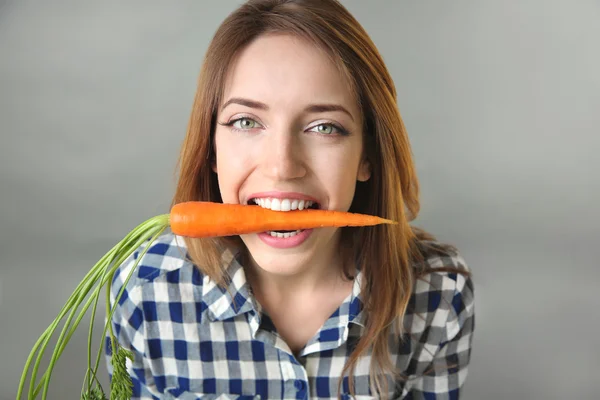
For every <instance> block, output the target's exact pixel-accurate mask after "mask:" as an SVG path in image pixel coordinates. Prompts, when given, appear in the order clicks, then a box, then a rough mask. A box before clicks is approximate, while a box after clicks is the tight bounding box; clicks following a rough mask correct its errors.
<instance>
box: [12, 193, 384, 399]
mask: <svg viewBox="0 0 600 400" xmlns="http://www.w3.org/2000/svg"><path fill="white" fill-rule="evenodd" d="M395 223H396V222H394V221H390V220H387V219H383V218H379V217H376V216H372V215H362V214H354V213H346V212H339V211H326V210H302V211H286V212H281V211H272V210H268V209H264V208H262V207H259V206H250V205H239V204H221V203H211V202H183V203H180V204H176V205H175V206H173V207H172V209H171V213H170V214H162V215H157V216H155V217H152V218H150V219H148V220H147V221H145V222H143V223H142V224H140V225H138V226H137V227H136V228H135V229H133V230H132V231H131V232H130V233H129V234H128V235H127V236H126V237H125V238H124V239H123V240H121V241H120V242H119V243H117V244H116V245H115V246H114V247H113V248H112V249H111V250H110V251H109V252H108V253H106V254H105V255H104V256H103V257H102V258H101V259H100V261H98V262H97V263H96V265H94V266H93V267H92V269H91V270H90V271H89V272H88V273H87V275H86V276H85V277H84V278H83V280H82V281H81V282H80V283H79V285H78V286H77V288H76V289H75V291H74V292H73V293H72V294H71V296H70V297H69V298H68V300H67V302H66V304H65V305H64V306H63V308H62V309H61V311H60V312H59V314H58V316H57V317H56V318H55V319H54V321H52V323H51V324H50V326H48V328H47V329H46V330H45V331H44V332H43V333H42V335H41V336H40V337H39V339H38V340H37V341H36V343H35V344H34V346H33V349H32V350H31V352H30V354H29V357H28V358H27V360H26V362H25V366H24V368H23V373H22V375H21V380H20V383H19V388H18V391H17V399H20V398H21V396H22V395H23V392H24V390H25V385H26V381H27V377H28V375H29V372H30V368H32V370H31V374H30V382H29V389H28V391H27V393H26V395H27V398H28V399H35V398H37V397H38V395H39V394H40V392H41V395H42V399H46V398H47V396H48V390H49V385H50V378H51V376H52V371H53V369H54V367H55V365H56V363H57V361H58V359H59V358H60V356H61V355H62V353H63V351H64V350H65V348H66V346H67V343H68V342H69V340H70V339H71V337H72V336H73V334H74V333H75V330H76V329H77V327H78V326H79V324H80V322H81V320H82V319H83V317H84V315H85V314H86V312H87V311H88V309H89V308H90V307H92V315H91V320H90V326H89V333H88V348H87V359H88V367H87V370H86V371H85V378H84V385H83V388H82V393H81V398H82V399H86V400H92V399H98V400H102V399H106V398H107V397H106V395H105V392H104V390H103V389H102V387H101V386H100V382H99V380H98V378H97V373H98V368H99V364H100V358H101V354H102V349H103V348H104V347H103V346H104V337H105V335H107V334H108V336H109V337H110V342H111V343H110V345H111V350H112V354H113V357H112V364H113V370H114V374H113V379H112V381H111V387H110V394H109V398H111V399H114V398H129V397H130V396H131V385H132V383H131V379H130V377H129V375H128V373H127V371H126V367H125V362H126V359H127V358H131V357H132V354H131V353H129V352H128V351H127V350H126V349H124V348H121V347H120V346H119V344H118V342H117V339H116V337H115V336H114V333H113V331H112V325H111V323H110V321H111V318H112V315H113V313H114V312H115V307H116V305H117V304H118V303H119V298H120V297H121V294H122V293H123V289H121V292H120V293H119V294H117V296H116V298H115V300H114V302H113V306H112V308H111V306H110V301H109V300H110V299H109V295H110V284H109V282H112V279H113V276H114V274H115V272H116V270H117V268H118V267H119V266H120V265H122V264H123V263H124V262H125V261H126V260H127V259H128V258H129V257H130V256H131V255H132V254H133V252H134V251H136V250H138V249H140V248H141V247H142V246H143V245H145V246H144V248H143V250H142V251H141V254H140V255H139V256H138V257H137V259H136V261H135V263H134V265H133V267H132V268H131V270H130V271H129V274H128V276H127V278H126V280H125V282H124V283H123V288H124V287H125V286H126V285H127V282H128V281H129V279H130V278H131V277H132V276H133V274H134V273H135V271H136V269H137V266H138V264H139V262H140V261H141V260H142V258H143V256H144V254H145V253H146V252H147V251H148V249H149V248H150V246H151V245H152V243H153V242H154V241H155V240H156V239H157V238H158V236H159V235H160V234H161V233H162V232H163V231H164V230H165V229H167V228H168V227H169V226H170V227H171V230H172V231H173V233H175V234H177V235H181V236H188V237H209V236H231V235H240V234H245V233H254V232H264V231H269V230H297V229H309V228H319V227H325V226H335V227H342V226H369V225H377V224H395ZM103 287H104V288H105V290H106V299H105V301H106V310H107V314H108V316H107V321H106V322H105V325H104V332H103V335H102V341H101V344H100V346H99V347H98V351H97V354H96V360H95V362H93V360H92V330H93V325H94V318H95V315H96V306H97V303H98V300H99V297H100V292H101V290H102V288H103ZM80 307H81V309H80ZM63 319H66V321H65V322H64V325H63V328H62V330H60V334H59V336H58V339H57V341H56V344H55V346H54V351H53V352H52V354H51V356H50V361H49V365H48V367H47V369H46V371H45V372H44V374H43V375H42V376H41V378H39V381H38V370H39V368H40V364H41V362H42V360H43V359H44V353H45V351H46V349H47V348H48V345H49V342H50V339H51V337H52V336H53V335H54V333H55V332H56V331H57V330H58V329H59V324H60V323H61V321H62V320H63Z"/></svg>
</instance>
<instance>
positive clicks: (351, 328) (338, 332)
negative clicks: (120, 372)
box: [106, 233, 474, 400]
mask: <svg viewBox="0 0 600 400" xmlns="http://www.w3.org/2000/svg"><path fill="white" fill-rule="evenodd" d="M184 246H185V245H184V242H183V239H182V238H181V237H178V236H175V235H173V234H171V233H169V234H164V235H162V236H161V237H160V238H159V239H158V240H157V241H155V242H154V243H153V244H152V245H151V246H150V248H149V249H148V251H147V253H146V254H145V255H144V256H143V258H142V260H141V262H140V264H139V266H138V269H137V270H136V271H134V272H133V275H132V277H131V279H130V281H129V282H128V284H127V285H126V287H125V290H124V292H123V295H122V297H121V298H120V300H119V305H118V307H117V308H116V312H115V314H114V315H113V319H112V325H113V329H114V333H115V335H116V337H117V339H118V341H119V343H120V345H121V346H124V347H125V348H127V349H129V350H131V351H132V352H133V354H134V360H133V362H130V361H129V360H128V364H127V368H128V371H129V374H130V375H131V377H132V380H133V384H134V386H133V392H134V395H133V397H132V398H133V399H185V400H188V399H335V398H342V399H350V398H356V399H369V398H375V397H373V395H372V394H371V389H370V385H369V362H370V355H366V356H365V357H363V359H362V360H361V361H360V362H359V363H358V364H357V368H356V370H355V377H354V383H355V396H354V397H351V396H350V395H349V394H348V393H349V386H348V378H347V377H346V378H345V379H344V380H343V384H342V393H338V382H339V377H340V375H341V372H342V369H343V367H344V364H345V362H346V360H347V359H348V357H349V355H350V353H351V351H352V349H353V348H354V346H355V345H356V343H357V341H358V339H359V338H360V335H361V334H362V332H363V331H364V322H365V313H364V312H363V311H362V302H361V294H360V281H361V275H360V273H358V275H357V276H356V278H355V282H354V287H353V291H352V293H351V294H350V295H349V296H348V297H347V298H346V299H345V300H344V302H343V303H342V304H341V305H340V307H339V308H338V309H337V311H335V312H334V313H333V315H331V317H330V318H329V319H328V320H327V321H326V322H325V324H324V325H323V326H322V327H321V328H320V330H319V331H318V332H317V333H316V334H315V336H314V337H313V338H312V339H311V340H310V341H309V342H308V343H307V344H306V346H305V347H304V348H303V349H302V350H301V351H300V353H299V354H298V356H294V355H293V353H292V352H291V351H290V349H289V347H288V346H287V344H286V343H285V342H284V341H283V340H282V338H281V337H280V336H279V335H278V334H277V331H276V328H275V326H274V325H273V323H272V321H271V320H270V319H269V317H268V315H267V314H266V313H265V312H264V311H263V310H262V309H261V307H260V304H258V303H257V302H256V300H255V299H254V298H253V296H252V295H251V292H250V290H249V286H248V283H247V282H246V278H245V274H244V269H243V268H242V266H241V265H240V262H239V258H238V257H237V256H236V255H234V254H232V253H231V252H225V253H224V254H223V263H224V265H225V266H226V267H227V271H228V274H229V276H230V277H231V278H232V279H231V283H230V284H229V286H228V287H226V288H221V287H219V286H218V285H216V284H215V283H214V282H213V281H212V280H211V279H209V278H208V277H207V276H205V275H203V274H202V273H201V272H200V270H199V269H198V268H196V267H194V266H193V264H192V263H190V262H189V261H188V260H187V259H186V255H187V252H186V249H185V247H184ZM142 247H147V245H145V246H142ZM430 249H431V251H430V254H426V263H427V264H428V266H429V267H432V268H438V267H457V268H463V269H466V268H467V266H466V265H465V263H464V261H463V259H462V258H461V257H460V256H459V255H458V254H457V253H456V252H451V251H439V250H440V249H442V248H441V247H440V246H439V245H438V244H436V243H431V246H430ZM436 249H437V250H436ZM139 250H141V249H139ZM139 254H140V251H136V252H135V253H134V255H132V256H131V257H130V259H129V260H128V261H126V262H125V263H124V264H123V265H122V266H120V267H119V269H118V271H117V273H116V274H115V279H114V280H113V282H112V287H111V289H112V295H111V304H114V299H115V295H116V294H117V293H118V292H119V290H120V289H121V287H122V286H123V283H124V281H125V280H126V277H127V276H128V274H129V272H130V271H131V268H132V267H133V263H134V260H136V259H137V258H138V257H139ZM403 325H404V327H405V329H407V333H406V334H405V335H404V337H403V340H402V341H401V342H399V344H398V345H396V346H395V347H393V348H391V358H392V361H393V362H394V364H395V365H396V366H397V368H398V370H399V371H400V372H401V373H402V374H403V375H404V376H405V378H403V379H396V380H392V378H391V377H390V378H389V380H388V381H389V382H390V387H389V389H390V393H389V398H392V399H457V398H458V396H459V391H460V389H461V388H462V386H463V384H464V381H465V378H466V375H467V367H468V364H469V359H470V353H471V343H472V333H473V328H474V304H473V286H472V281H471V279H470V278H469V277H466V276H464V275H461V274H456V273H448V272H442V271H440V272H432V273H429V274H427V275H426V276H424V278H423V279H420V280H418V281H417V282H416V285H415V288H414V293H413V295H412V298H411V301H410V303H409V307H408V310H407V313H406V315H405V319H404V321H403ZM108 343H109V340H107V341H106V344H107V346H106V359H107V361H108V371H109V374H110V375H111V377H112V369H111V366H110V357H111V355H110V347H109V346H108Z"/></svg>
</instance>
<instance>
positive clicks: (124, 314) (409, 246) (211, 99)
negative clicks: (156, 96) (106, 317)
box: [107, 0, 474, 399]
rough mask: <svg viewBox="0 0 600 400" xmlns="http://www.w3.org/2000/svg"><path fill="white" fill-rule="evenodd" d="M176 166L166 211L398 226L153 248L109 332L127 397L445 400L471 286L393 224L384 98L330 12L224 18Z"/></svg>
mask: <svg viewBox="0 0 600 400" xmlns="http://www.w3.org/2000/svg"><path fill="white" fill-rule="evenodd" d="M179 164H180V174H179V181H178V185H177V189H176V193H175V196H174V199H173V202H174V203H179V202H183V201H189V200H204V201H213V202H224V203H241V204H254V205H256V206H258V207H267V208H271V209H275V210H279V211H281V212H286V211H289V210H291V209H306V208H320V209H330V210H341V211H351V212H359V213H364V214H372V215H378V216H381V217H384V218H388V219H393V220H395V221H398V222H399V224H398V225H380V226H376V227H367V228H342V229H339V228H321V229H314V230H304V231H295V232H264V233H260V234H250V235H241V236H235V237H227V238H218V239H190V238H183V237H176V236H174V235H172V234H169V235H164V236H162V237H161V238H160V239H159V240H158V241H157V242H155V243H154V244H153V245H152V246H151V248H150V249H149V251H148V253H147V254H146V255H145V256H144V258H143V259H142V261H141V264H140V267H139V270H138V271H137V272H136V273H135V274H134V277H133V278H132V279H131V281H129V283H128V284H127V286H126V288H125V290H124V292H123V296H122V298H121V299H120V301H119V303H120V305H119V307H118V308H117V311H116V312H115V315H114V317H113V321H112V322H113V327H114V329H115V334H116V335H117V338H118V339H119V343H120V344H121V346H123V347H125V348H127V349H129V350H131V351H132V352H133V354H134V360H133V362H132V363H131V365H130V368H129V372H130V375H131V376H132V379H133V382H134V388H133V391H134V396H133V398H181V399H196V398H217V397H219V396H220V395H223V396H224V397H222V398H269V399H277V398H282V399H292V398H294V399H296V398H350V397H349V396H353V397H355V398H373V397H377V398H400V399H409V398H410V399H416V398H428V399H431V398H444V399H445V398H458V396H459V390H460V389H461V387H462V385H463V383H464V381H465V378H466V374H467V366H468V363H469V358H470V352H471V343H472V332H473V327H474V324H473V321H474V306H473V286H472V281H471V279H470V275H469V272H468V270H467V267H466V265H465V263H464V261H463V259H462V258H461V257H460V256H459V254H458V253H457V251H456V250H455V249H454V248H452V247H450V246H446V245H442V244H441V243H438V242H436V241H435V240H434V239H433V237H431V236H429V235H427V234H425V233H424V232H421V231H418V230H417V229H416V228H413V227H411V226H410V225H409V222H410V221H411V220H413V219H414V218H415V217H416V215H417V213H418V210H419V202H418V182H417V178H416V176H415V168H414V164H413V160H412V158H411V152H410V145H409V141H408V137H407V134H406V130H405V128H404V125H403V122H402V119H401V117H400V114H399V112H398V109H397V103H396V93H395V89H394V84H393V81H392V79H391V77H390V75H389V73H388V71H387V69H386V67H385V65H384V63H383V60H382V58H381V56H380V55H379V53H378V51H377V49H376V47H375V46H374V44H373V43H372V41H371V40H370V39H369V37H368V36H367V34H366V33H365V32H364V30H363V29H362V27H361V26H360V25H359V23H358V22H357V21H356V20H355V19H354V18H353V17H352V16H351V15H350V14H349V13H348V11H347V10H346V9H344V7H343V6H342V5H340V4H339V3H338V2H336V1H334V0H328V1H323V0H300V1H284V0H258V1H249V2H248V3H245V4H243V5H242V6H241V7H240V8H239V9H237V10H236V11H235V12H233V13H232V14H231V15H230V16H229V17H228V18H227V19H226V20H225V21H224V22H223V24H222V25H221V26H220V28H219V29H218V31H217V32H216V34H215V37H214V38H213V41H212V42H211V44H210V46H209V48H208V51H207V54H206V58H205V62H204V65H203V66H202V71H201V73H200V78H199V84H198V89H197V94H196V97H195V100H194V106H193V110H192V114H191V118H190V123H189V127H188V132H187V136H186V138H185V141H184V143H183V147H182V151H181V157H180V163H179ZM134 258H135V257H134ZM133 261H134V259H132V260H129V261H128V262H126V263H125V264H124V265H123V266H122V267H121V268H120V270H119V271H118V273H117V275H116V278H115V280H114V282H113V287H112V293H113V294H112V296H113V299H114V296H115V295H116V294H117V293H118V292H119V290H120V289H121V286H122V282H123V281H124V280H125V277H126V276H127V275H128V273H129V271H130V268H131V266H132V263H133ZM107 356H108V357H110V355H107ZM109 369H110V367H109ZM219 398H221V397H219Z"/></svg>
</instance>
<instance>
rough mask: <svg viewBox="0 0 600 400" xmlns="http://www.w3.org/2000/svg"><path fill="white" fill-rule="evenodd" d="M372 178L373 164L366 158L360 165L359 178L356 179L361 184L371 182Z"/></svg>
mask: <svg viewBox="0 0 600 400" xmlns="http://www.w3.org/2000/svg"><path fill="white" fill-rule="evenodd" d="M370 177H371V163H370V162H369V160H368V159H367V158H366V157H365V158H363V160H362V161H361V163H360V166H359V167H358V176H357V177H356V179H357V180H359V181H361V182H366V181H368V180H369V178H370Z"/></svg>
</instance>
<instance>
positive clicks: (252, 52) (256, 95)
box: [221, 34, 359, 113]
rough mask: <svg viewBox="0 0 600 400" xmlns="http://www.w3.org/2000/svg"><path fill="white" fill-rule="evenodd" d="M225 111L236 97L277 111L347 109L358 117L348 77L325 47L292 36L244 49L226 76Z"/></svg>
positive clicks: (261, 40)
mask: <svg viewBox="0 0 600 400" xmlns="http://www.w3.org/2000/svg"><path fill="white" fill-rule="evenodd" d="M224 83H225V85H224V91H223V97H222V100H221V105H223V103H224V102H226V101H227V100H228V99H230V98H231V97H243V98H252V99H254V100H257V101H260V102H262V103H265V104H271V105H273V106H276V105H280V106H286V105H291V104H306V103H336V104H344V105H345V107H347V108H350V109H351V111H352V113H358V112H359V110H358V107H357V104H356V102H355V100H354V98H355V96H354V91H353V89H352V85H350V84H349V82H348V80H347V79H346V76H345V74H342V73H340V69H339V68H338V66H337V65H336V64H335V63H334V62H333V60H332V58H331V56H330V55H329V54H328V53H327V52H326V51H324V50H323V49H322V48H321V47H320V46H318V45H316V44H315V43H313V42H311V41H308V40H306V39H303V38H300V37H297V36H292V35H283V34H278V35H273V34H271V35H262V36H260V37H258V38H257V39H255V40H254V41H252V42H251V43H250V44H249V45H248V46H246V47H245V48H243V49H242V50H241V51H240V52H239V53H238V54H237V57H235V59H234V61H233V62H232V63H231V65H230V67H229V70H228V73H227V75H226V80H225V82H224Z"/></svg>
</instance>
